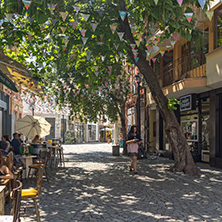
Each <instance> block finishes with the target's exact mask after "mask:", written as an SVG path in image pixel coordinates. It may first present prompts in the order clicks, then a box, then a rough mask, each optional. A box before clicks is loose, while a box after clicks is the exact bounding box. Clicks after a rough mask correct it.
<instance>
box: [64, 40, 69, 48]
mask: <svg viewBox="0 0 222 222" xmlns="http://www.w3.org/2000/svg"><path fill="white" fill-rule="evenodd" d="M64 42H65V47H67V45H68V43H69V40H68V39H65V40H64Z"/></svg>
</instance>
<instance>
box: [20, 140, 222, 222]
mask: <svg viewBox="0 0 222 222" xmlns="http://www.w3.org/2000/svg"><path fill="white" fill-rule="evenodd" d="M64 153H65V161H66V167H65V168H63V167H58V168H54V169H53V168H49V173H50V182H49V183H47V181H46V180H44V181H43V186H42V198H41V199H40V201H39V202H38V205H39V208H40V215H41V221H47V222H50V221H52V222H59V221H98V222H99V221H112V222H114V221H135V222H137V221H138V222H143V221H148V222H152V221H169V222H170V221H181V222H182V221H222V189H221V184H222V171H221V170H216V169H211V168H206V167H201V169H202V175H201V176H197V177H189V176H186V175H184V174H181V173H171V172H169V167H170V166H171V165H172V161H170V160H167V159H164V158H160V159H158V160H147V159H144V160H139V161H138V173H139V174H138V175H134V174H133V173H131V172H129V163H130V160H129V158H128V157H125V156H122V155H121V156H118V157H116V156H112V146H111V145H110V144H99V143H94V144H80V145H66V146H64ZM34 184H35V180H34V179H32V180H31V181H30V180H29V181H28V182H26V181H24V187H25V188H27V187H29V186H33V185H34ZM23 203H24V202H23ZM24 221H26V222H28V221H35V217H33V216H28V217H25V218H24Z"/></svg>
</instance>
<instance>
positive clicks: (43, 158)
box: [28, 150, 50, 182]
mask: <svg viewBox="0 0 222 222" xmlns="http://www.w3.org/2000/svg"><path fill="white" fill-rule="evenodd" d="M39 158H40V160H39V163H36V164H33V165H30V166H29V172H28V178H29V177H30V174H31V170H35V171H37V170H38V169H39V167H41V166H43V169H44V173H45V176H46V179H47V181H48V182H49V177H48V174H47V166H48V161H49V158H50V152H47V151H41V150H40V151H39ZM32 175H33V174H32Z"/></svg>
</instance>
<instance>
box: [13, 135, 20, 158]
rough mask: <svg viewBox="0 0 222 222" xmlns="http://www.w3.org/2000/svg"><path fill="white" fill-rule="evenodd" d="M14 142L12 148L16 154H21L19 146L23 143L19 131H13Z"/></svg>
mask: <svg viewBox="0 0 222 222" xmlns="http://www.w3.org/2000/svg"><path fill="white" fill-rule="evenodd" d="M11 144H12V149H13V152H14V153H15V155H19V153H20V152H19V147H20V146H21V145H22V143H21V141H20V140H19V135H18V133H13V140H12V142H11Z"/></svg>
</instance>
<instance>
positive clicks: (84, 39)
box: [82, 37, 88, 45]
mask: <svg viewBox="0 0 222 222" xmlns="http://www.w3.org/2000/svg"><path fill="white" fill-rule="evenodd" d="M87 41H88V38H87V37H82V42H83V45H85V44H86V42H87Z"/></svg>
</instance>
